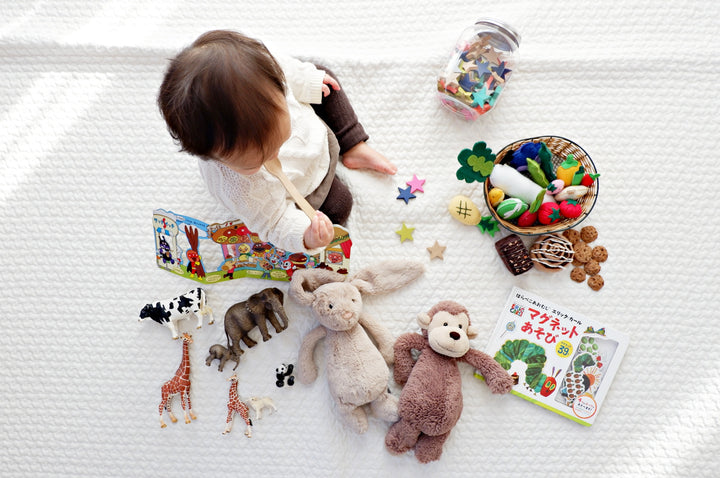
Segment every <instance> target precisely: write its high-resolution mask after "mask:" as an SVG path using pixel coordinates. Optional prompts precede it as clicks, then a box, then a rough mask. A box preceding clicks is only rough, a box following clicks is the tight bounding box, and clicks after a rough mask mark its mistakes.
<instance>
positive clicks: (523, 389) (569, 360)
mask: <svg viewBox="0 0 720 478" xmlns="http://www.w3.org/2000/svg"><path fill="white" fill-rule="evenodd" d="M628 341H629V339H628V337H627V336H626V335H625V334H623V333H621V332H618V331H615V330H611V329H609V328H607V327H605V326H604V324H602V323H601V322H599V321H596V320H591V319H589V318H587V317H585V316H582V315H580V314H578V313H576V312H573V311H571V310H569V309H567V308H566V307H563V306H561V305H557V304H554V303H552V302H550V301H548V300H546V299H544V298H542V297H539V296H537V295H535V294H533V293H531V292H528V291H526V290H523V289H520V288H518V287H514V288H513V289H512V291H511V292H510V295H509V296H508V299H507V301H506V303H505V305H504V307H503V310H502V312H501V313H500V318H499V320H498V322H497V324H496V326H495V330H494V332H493V333H492V335H491V337H490V340H489V342H488V345H487V348H486V350H485V351H486V353H488V354H489V355H490V356H492V357H494V358H495V361H497V362H498V363H499V364H500V365H502V367H503V368H504V369H505V370H507V371H508V372H509V373H510V374H511V375H512V377H513V379H515V385H514V387H513V389H512V391H511V393H513V394H514V395H518V396H520V397H522V398H524V399H526V400H529V401H530V402H533V403H535V404H537V405H540V406H542V407H543V408H546V409H548V410H552V411H554V412H556V413H559V414H560V415H563V416H565V417H567V418H570V419H571V420H574V421H576V422H578V423H580V424H582V425H585V426H590V425H592V424H593V422H594V421H595V418H596V417H597V414H598V412H599V410H600V406H601V405H602V402H603V399H604V398H605V396H606V395H607V393H608V389H609V388H610V384H611V383H612V380H613V377H614V376H615V373H616V372H617V370H618V367H619V366H620V362H621V361H622V358H623V355H624V354H625V350H626V349H627V346H628ZM476 376H477V377H478V378H482V376H481V375H479V372H476Z"/></svg>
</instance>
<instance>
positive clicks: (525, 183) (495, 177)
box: [490, 164, 556, 204]
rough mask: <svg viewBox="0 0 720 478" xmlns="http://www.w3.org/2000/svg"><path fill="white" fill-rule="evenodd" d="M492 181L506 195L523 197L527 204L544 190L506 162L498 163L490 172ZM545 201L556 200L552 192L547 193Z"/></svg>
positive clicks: (532, 201)
mask: <svg viewBox="0 0 720 478" xmlns="http://www.w3.org/2000/svg"><path fill="white" fill-rule="evenodd" d="M490 183H491V184H492V185H493V186H494V187H496V188H500V189H502V190H503V191H504V192H505V194H506V195H508V196H511V197H514V198H519V199H522V200H523V201H524V202H525V203H527V204H532V203H534V202H535V199H536V198H537V197H538V194H540V191H542V190H544V189H545V188H543V187H542V186H540V185H539V184H537V183H535V182H534V181H533V180H532V179H530V178H528V177H526V176H523V175H522V174H521V173H519V172H518V171H517V170H516V169H515V168H513V167H512V166H507V165H505V164H496V165H495V167H494V168H493V170H492V173H491V174H490ZM543 202H556V201H555V199H554V198H553V197H552V196H551V195H550V194H545V199H544V200H543Z"/></svg>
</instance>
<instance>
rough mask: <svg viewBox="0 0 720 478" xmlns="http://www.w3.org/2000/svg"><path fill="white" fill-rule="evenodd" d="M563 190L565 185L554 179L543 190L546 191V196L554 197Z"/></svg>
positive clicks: (560, 180)
mask: <svg viewBox="0 0 720 478" xmlns="http://www.w3.org/2000/svg"><path fill="white" fill-rule="evenodd" d="M564 188H565V183H564V182H563V180H562V179H554V180H552V181H551V182H550V183H549V184H548V185H547V187H546V188H545V189H547V192H548V194H551V195H553V196H554V195H555V194H557V193H559V192H560V191H562V190H563V189H564Z"/></svg>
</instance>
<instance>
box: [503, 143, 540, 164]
mask: <svg viewBox="0 0 720 478" xmlns="http://www.w3.org/2000/svg"><path fill="white" fill-rule="evenodd" d="M538 151H540V143H533V142H529V143H525V144H523V145H522V146H520V148H519V149H518V150H517V151H515V152H514V153H513V155H512V158H511V159H510V161H509V162H508V164H509V165H510V166H512V167H513V168H515V169H517V170H518V171H525V170H526V169H527V168H528V165H527V160H528V158H529V159H535V158H537V155H538Z"/></svg>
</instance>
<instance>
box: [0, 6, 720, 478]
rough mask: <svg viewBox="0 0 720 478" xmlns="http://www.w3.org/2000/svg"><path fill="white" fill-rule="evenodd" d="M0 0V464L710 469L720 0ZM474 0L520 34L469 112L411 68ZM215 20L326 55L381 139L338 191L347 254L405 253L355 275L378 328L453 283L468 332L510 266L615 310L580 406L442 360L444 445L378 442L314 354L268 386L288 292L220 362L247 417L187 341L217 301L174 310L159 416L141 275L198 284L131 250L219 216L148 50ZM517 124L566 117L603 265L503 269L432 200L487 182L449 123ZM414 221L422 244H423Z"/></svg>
mask: <svg viewBox="0 0 720 478" xmlns="http://www.w3.org/2000/svg"><path fill="white" fill-rule="evenodd" d="M3 3H4V5H3V6H2V8H0V11H1V12H0V164H1V165H2V166H1V168H0V171H1V172H0V244H1V245H2V246H1V247H0V249H1V250H2V253H3V272H2V278H3V280H2V286H3V287H2V288H3V297H4V298H3V300H2V302H1V304H2V305H0V311H1V316H2V320H3V326H2V333H1V334H0V449H1V450H2V452H0V470H2V471H0V474H2V475H3V476H8V477H10V476H13V477H16V476H33V477H34V476H221V475H223V474H228V476H233V475H243V476H295V475H301V476H398V477H399V476H417V475H418V474H421V473H427V475H428V476H438V475H441V474H447V475H448V476H500V475H508V476H564V475H577V474H583V475H588V476H631V475H633V476H716V473H717V468H718V465H719V464H720V458H718V457H720V407H718V403H719V400H718V394H719V393H720V388H719V385H718V384H720V372H719V371H718V370H719V369H718V367H717V366H716V364H715V363H714V359H715V357H716V355H717V353H718V345H720V341H719V340H718V334H717V331H716V329H717V325H718V319H717V315H718V314H717V312H716V310H715V307H716V306H717V302H718V297H719V294H718V289H719V287H720V279H719V277H720V276H719V275H718V270H720V253H719V252H718V251H719V248H718V236H719V234H720V222H718V219H717V211H715V210H714V208H715V202H716V201H717V189H718V188H717V184H718V180H719V179H720V162H719V161H718V157H717V156H718V154H717V153H718V150H719V149H720V148H719V147H720V144H719V143H718V137H719V136H720V95H718V92H717V88H718V86H717V78H718V77H719V75H720V60H718V56H717V53H718V51H720V41H719V40H718V38H719V36H720V30H719V29H718V25H720V4H719V3H718V2H716V1H714V0H703V1H700V0H698V1H693V0H686V1H679V2H652V1H650V0H639V1H634V2H628V1H615V0H612V1H606V2H578V1H569V0H564V1H560V0H557V1H556V0H550V1H545V2H532V1H529V0H524V1H518V2H496V4H491V3H490V2H480V3H475V4H470V3H462V4H450V3H445V2H430V1H424V0H423V1H413V2H410V1H400V2H394V3H392V4H388V3H387V2H381V1H377V0H370V1H363V2H355V1H341V2H335V3H336V4H337V5H333V4H332V2H331V3H328V2H321V1H317V0H311V1H305V2H290V1H266V2H244V1H232V2H231V1H217V0H207V1H203V2H191V1H188V0H176V1H170V0H157V1H152V2H150V1H140V0H130V1H117V0H100V1H95V0H57V1H33V2H30V1H9V0H8V1H5V2H3ZM483 15H491V16H494V17H497V18H500V19H503V20H505V21H507V22H509V23H510V24H512V25H513V26H515V28H516V29H517V30H518V31H519V32H520V34H521V35H522V42H521V45H520V51H519V54H518V64H517V69H516V71H515V72H514V76H513V77H512V79H511V81H510V84H509V85H508V88H507V90H506V91H505V92H504V93H503V97H502V99H501V100H500V102H499V103H498V106H497V107H496V108H495V110H494V111H492V112H491V113H490V114H488V115H486V116H485V117H482V118H480V119H479V120H478V121H476V122H474V123H467V122H464V121H463V120H461V119H457V118H455V117H452V116H451V115H450V114H449V113H448V112H446V111H445V110H444V109H442V108H441V106H440V105H439V104H438V103H437V101H436V99H435V96H434V88H435V78H436V75H437V73H438V71H439V69H440V68H441V67H442V66H443V64H444V62H445V61H446V58H447V55H448V54H449V51H450V49H451V48H452V46H453V44H454V42H455V39H456V37H457V36H458V35H459V33H460V32H461V31H462V29H463V28H464V27H465V26H467V25H469V24H472V22H473V21H474V20H475V19H476V18H477V17H480V16H483ZM215 28H232V29H238V30H243V31H246V32H248V33H250V34H252V35H255V36H258V37H260V38H262V39H263V40H265V41H266V42H267V43H269V44H272V45H273V47H275V48H279V49H282V50H284V51H286V52H287V53H289V54H293V55H299V56H305V57H308V58H311V59H313V60H315V61H319V62H323V63H325V64H327V65H328V66H329V67H330V68H332V69H333V70H334V71H335V72H336V73H337V74H338V75H339V77H340V79H341V81H342V83H343V85H344V88H345V89H346V91H347V93H348V95H349V96H350V98H351V100H352V101H353V104H354V106H355V108H356V110H357V112H358V115H359V117H360V119H361V121H362V122H363V124H364V125H365V127H366V129H367V130H368V132H369V133H370V135H371V140H370V141H371V143H372V145H373V146H374V147H376V148H377V149H378V150H380V151H382V152H383V153H385V154H386V155H387V156H388V157H389V158H391V159H392V160H393V161H394V162H395V163H396V164H397V165H398V166H399V171H398V173H397V175H396V176H395V177H380V176H379V175H376V174H371V173H367V172H359V171H349V170H347V169H345V168H342V167H340V168H339V174H340V175H341V177H342V178H344V179H345V180H346V181H347V182H348V184H349V185H350V187H351V189H352V191H353V193H354V195H355V201H356V202H355V208H354V210H353V213H352V216H351V219H350V222H349V229H350V230H351V234H352V238H353V243H354V247H353V251H352V259H351V260H352V267H353V268H355V269H360V268H362V267H370V266H372V265H374V264H376V263H378V262H380V261H382V260H384V259H387V258H396V257H401V258H406V259H407V260H419V261H421V262H424V263H425V264H426V266H427V271H426V273H425V275H424V277H423V278H422V279H420V280H419V281H418V282H416V283H414V284H412V285H411V286H409V287H407V288H405V289H403V290H400V291H398V292H395V293H392V294H389V295H387V296H378V297H373V298H371V299H368V300H367V302H366V305H365V307H366V310H367V311H368V312H369V313H371V314H373V315H375V316H377V317H379V318H381V319H382V321H383V322H384V323H385V324H386V325H387V326H388V328H389V329H390V330H391V332H392V334H393V335H394V336H395V337H397V336H399V335H400V334H402V333H404V332H408V331H413V332H415V331H417V330H418V328H417V325H416V322H415V317H416V316H417V314H418V313H420V312H423V311H426V310H427V309H429V307H430V306H432V305H433V304H434V303H436V302H438V301H440V300H443V299H453V300H456V301H458V302H460V303H462V304H464V305H466V306H467V307H468V308H469V310H470V313H471V317H472V319H473V320H474V323H475V324H476V325H478V326H479V329H480V335H479V337H478V338H477V339H475V340H474V341H473V346H474V347H476V348H479V349H482V348H484V347H485V344H486V342H487V338H488V337H489V335H490V333H491V331H492V330H493V327H494V325H495V322H496V320H497V318H498V315H499V313H500V309H501V307H502V305H503V304H504V302H505V299H506V296H507V294H508V293H509V291H510V289H511V287H512V286H513V285H518V286H520V287H522V288H524V289H526V290H529V291H532V292H534V293H537V294H539V295H541V296H544V297H547V298H548V299H549V300H552V301H553V302H557V303H561V304H563V305H565V306H567V307H569V308H571V309H572V310H576V311H578V312H580V313H582V314H583V315H586V316H588V317H592V318H593V320H598V321H602V322H604V323H605V324H606V325H607V326H608V327H614V328H617V329H620V330H622V331H624V332H625V333H627V334H628V335H629V336H630V346H629V348H628V351H627V353H626V355H625V358H624V361H623V362H622V365H621V367H620V369H619V372H618V374H617V376H616V377H615V380H614V382H613V384H612V387H611V389H610V391H609V394H608V395H607V397H606V400H605V402H604V404H603V408H602V410H601V411H600V414H599V416H598V418H597V421H596V422H595V424H594V425H593V426H592V427H590V428H585V427H582V426H580V425H578V424H576V423H573V422H572V421H570V420H567V419H565V418H563V417H561V416H559V415H556V414H553V413H551V412H549V411H547V410H544V409H542V408H541V407H538V406H535V405H533V404H531V403H529V402H526V401H524V400H521V399H520V398H518V397H514V396H510V395H507V396H496V395H492V394H491V393H490V392H489V390H488V387H487V386H486V384H485V383H484V382H482V381H479V380H477V379H475V378H473V376H472V370H471V369H470V367H468V366H463V365H461V369H462V378H463V394H464V398H465V409H464V412H463V414H462V417H461V419H460V421H459V422H458V424H457V426H456V427H455V429H454V430H453V431H452V434H451V436H450V438H449V439H448V441H447V443H446V444H445V449H444V453H443V456H442V459H441V460H440V461H439V462H435V463H432V464H429V465H421V464H419V463H418V462H417V461H416V459H415V457H414V456H413V455H412V454H411V453H409V454H407V455H403V456H392V455H390V454H389V453H388V452H387V451H386V450H385V447H384V437H385V433H386V431H387V428H388V425H387V424H386V423H383V422H381V421H379V420H376V419H371V421H370V426H369V430H368V431H367V433H365V434H363V435H356V434H354V433H353V432H350V431H349V430H348V429H347V428H345V427H344V426H343V424H342V423H341V422H340V421H339V419H338V415H337V410H336V408H335V405H334V404H333V403H332V401H331V397H330V392H329V390H328V386H327V381H326V373H325V372H326V370H325V364H324V363H323V362H322V361H321V362H320V377H319V378H318V380H317V381H316V382H315V383H313V384H312V385H310V386H305V385H302V384H299V383H296V384H295V385H294V386H292V387H289V386H285V387H283V388H278V387H276V385H275V368H276V367H278V366H280V365H281V364H282V363H294V362H295V361H296V359H297V352H298V349H299V345H300V342H301V340H302V337H303V336H304V334H305V333H306V332H307V331H309V330H310V329H311V328H312V327H313V323H312V320H311V318H310V316H309V315H308V313H307V311H306V310H304V309H303V308H302V307H300V306H299V305H297V304H294V303H292V301H288V302H287V309H288V313H289V315H290V320H291V322H290V327H289V328H288V329H287V330H285V331H284V332H282V333H281V334H273V338H272V339H271V340H270V341H268V342H260V343H259V345H257V346H256V347H254V348H253V349H251V350H250V351H248V352H246V353H245V355H244V356H243V357H242V360H241V363H240V366H239V367H238V369H237V373H238V376H239V386H238V390H239V393H240V396H241V398H248V397H249V396H251V395H257V396H269V397H271V398H272V400H273V401H274V403H275V405H276V406H277V411H276V412H275V413H267V414H264V416H263V418H262V419H261V420H255V426H254V427H253V437H252V438H250V439H248V438H246V437H245V436H244V435H243V434H242V431H243V428H244V427H241V426H240V425H239V424H238V425H236V427H235V429H234V431H233V432H232V433H231V434H229V435H222V434H221V432H222V431H223V429H224V426H225V416H226V408H225V404H226V399H227V390H228V382H227V381H226V379H227V378H228V377H229V375H230V374H231V371H230V370H229V368H230V367H229V368H228V369H226V370H225V371H224V372H223V373H219V372H218V371H217V367H216V364H217V362H215V364H214V365H213V366H212V367H206V366H205V363H204V361H205V356H206V352H207V349H208V347H209V346H210V345H211V344H214V343H216V342H223V341H224V332H223V326H222V320H218V321H217V322H216V323H215V324H214V325H210V326H208V325H206V326H204V327H203V328H202V329H201V330H198V331H195V330H194V327H193V326H192V325H191V324H190V322H185V323H183V324H182V326H183V327H184V328H185V329H186V330H191V331H192V332H193V334H194V339H195V341H194V343H193V344H192V345H191V346H190V359H191V360H190V361H191V369H192V372H191V377H192V384H193V390H192V394H191V398H192V405H193V409H194V410H195V412H196V414H197V420H195V421H193V423H192V424H188V425H186V424H184V423H183V422H182V419H181V420H180V422H178V423H175V424H169V426H168V427H167V428H165V429H161V428H160V426H159V422H158V417H157V407H158V404H159V402H160V387H161V385H162V383H163V382H165V381H166V380H168V379H170V378H171V377H172V375H173V373H174V372H175V370H176V368H177V366H178V364H179V363H180V352H181V344H180V342H179V341H173V340H171V338H170V333H169V331H168V330H166V329H165V328H163V327H160V326H157V325H156V324H148V323H143V324H138V322H137V320H136V319H137V315H138V312H139V310H140V308H141V307H142V306H143V305H144V304H145V303H146V302H151V301H153V300H156V299H163V298H169V297H173V296H176V295H178V294H180V293H182V292H184V291H186V290H188V289H190V288H192V287H194V286H195V285H196V284H195V283H194V282H191V281H188V280H186V279H183V278H180V277H177V276H173V275H171V274H169V273H167V272H164V271H162V270H160V269H158V268H157V267H156V266H155V255H154V250H153V249H154V246H153V235H152V229H151V227H152V226H151V218H152V211H153V209H155V208H159V207H162V208H166V209H172V210H174V211H176V212H180V213H185V214H188V215H191V216H193V217H196V218H199V219H202V220H204V221H207V222H216V221H224V220H228V219H233V218H232V217H228V213H227V212H226V211H225V210H224V209H223V208H222V207H220V206H218V205H217V204H215V203H214V201H213V199H212V198H211V197H210V195H209V194H208V193H207V191H206V190H205V189H204V185H203V183H202V181H201V178H200V176H199V173H198V170H197V166H196V163H195V160H194V159H191V158H190V157H189V156H187V155H184V154H181V153H178V152H177V146H176V145H174V144H173V142H172V140H171V138H170V137H169V135H168V134H167V132H166V130H165V126H164V124H163V122H162V120H161V118H160V115H159V113H158V111H157V108H156V104H155V96H156V92H157V88H158V86H159V83H160V80H161V77H162V74H163V71H164V69H165V67H166V62H167V59H168V58H169V57H171V56H172V55H173V54H174V53H175V52H176V51H177V50H178V49H180V48H181V47H183V46H185V45H187V44H188V43H190V42H191V41H192V40H193V39H194V38H196V37H197V36H198V35H199V34H200V33H202V32H204V31H206V30H210V29H215ZM541 135H558V136H564V137H567V138H570V139H572V140H574V141H575V142H577V143H578V144H580V145H581V146H582V147H583V148H584V149H585V150H586V151H587V152H588V153H589V154H590V156H591V157H592V158H593V160H594V162H595V164H596V166H597V168H598V170H599V171H600V173H601V174H602V177H601V179H600V181H601V186H602V187H601V188H600V194H599V198H598V201H597V204H596V206H595V209H594V210H593V212H592V214H591V215H590V217H589V218H588V219H587V220H586V221H585V223H584V224H591V225H594V226H596V228H597V229H598V231H599V233H600V238H599V239H598V241H599V242H600V241H601V243H602V244H603V245H604V246H605V247H606V248H607V249H608V251H609V256H610V257H609V259H608V261H607V262H606V263H605V264H604V265H603V271H602V275H603V276H604V278H605V287H604V288H603V289H602V290H601V291H599V292H594V291H592V290H590V289H589V288H588V287H587V285H585V284H577V283H574V282H572V281H571V280H570V279H569V277H568V273H567V272H568V271H565V272H562V273H559V274H557V275H554V276H551V277H549V276H548V275H547V274H542V273H541V272H539V271H530V272H529V273H527V274H525V275H523V276H519V277H514V276H512V275H511V274H509V273H508V272H507V271H506V270H505V268H504V266H503V264H502V262H501V260H500V258H499V257H498V255H497V254H496V252H495V248H494V246H493V243H494V239H493V238H491V237H489V236H487V235H483V234H480V232H479V231H478V230H477V229H475V228H472V227H468V226H464V225H462V224H460V223H459V222H457V221H455V220H454V219H452V218H451V217H450V215H449V214H448V213H447V205H448V203H449V201H450V199H451V198H452V197H453V196H455V195H457V194H465V195H467V196H470V197H471V198H473V200H475V201H476V202H477V203H478V204H482V203H483V200H482V189H481V187H480V186H479V185H478V184H477V183H473V184H470V185H468V184H465V183H461V182H460V181H458V180H457V179H456V178H455V171H456V170H457V168H458V162H457V159H456V157H457V154H458V152H459V151H460V150H462V149H463V148H467V147H470V146H472V145H473V143H475V142H476V141H480V140H483V141H485V142H486V143H487V144H488V145H489V146H490V147H491V148H493V149H494V150H499V149H500V148H502V147H503V146H504V145H506V144H508V143H511V142H513V141H516V140H519V139H522V138H527V137H533V136H541ZM413 174H416V175H417V176H418V177H419V178H423V179H425V180H426V182H425V187H424V193H420V194H418V195H417V196H418V197H417V198H415V199H413V200H411V201H409V203H408V204H405V203H404V202H403V201H400V200H397V199H396V196H397V194H398V192H397V188H398V187H399V186H403V187H404V185H405V182H406V181H408V180H410V179H411V178H412V177H413ZM403 222H404V223H405V224H407V225H408V226H409V227H414V228H415V230H414V234H413V240H412V241H404V242H401V241H400V237H399V236H398V234H396V232H395V231H396V230H398V229H400V227H401V225H402V223H403ZM436 240H437V241H438V242H439V243H440V244H442V245H445V246H446V250H445V252H444V259H443V260H439V259H435V260H432V261H431V260H430V255H429V254H428V251H427V250H426V248H427V247H429V246H431V245H432V244H433V243H434V241H436ZM269 285H274V286H277V287H280V288H281V289H282V290H283V291H287V286H288V284H287V283H282V282H272V283H269V282H266V281H260V280H254V279H241V280H235V281H232V282H225V283H222V284H215V285H211V286H208V287H207V289H208V298H209V299H208V300H209V302H210V304H211V306H212V308H213V309H214V311H215V314H216V316H217V317H218V319H221V318H222V315H223V314H224V311H225V310H226V309H227V308H228V307H229V306H230V305H232V304H233V303H235V302H238V301H240V300H243V299H245V298H246V297H247V296H249V295H250V294H252V293H254V292H256V291H258V290H260V289H262V288H264V287H267V286H269ZM271 332H272V330H271ZM318 359H321V356H320V355H318ZM391 388H392V391H393V393H394V394H399V390H400V389H399V387H398V386H396V385H395V384H394V383H392V384H391ZM174 409H175V411H178V412H179V411H180V405H179V403H176V404H175V406H174ZM180 416H182V414H181V413H180ZM166 421H167V418H166Z"/></svg>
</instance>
